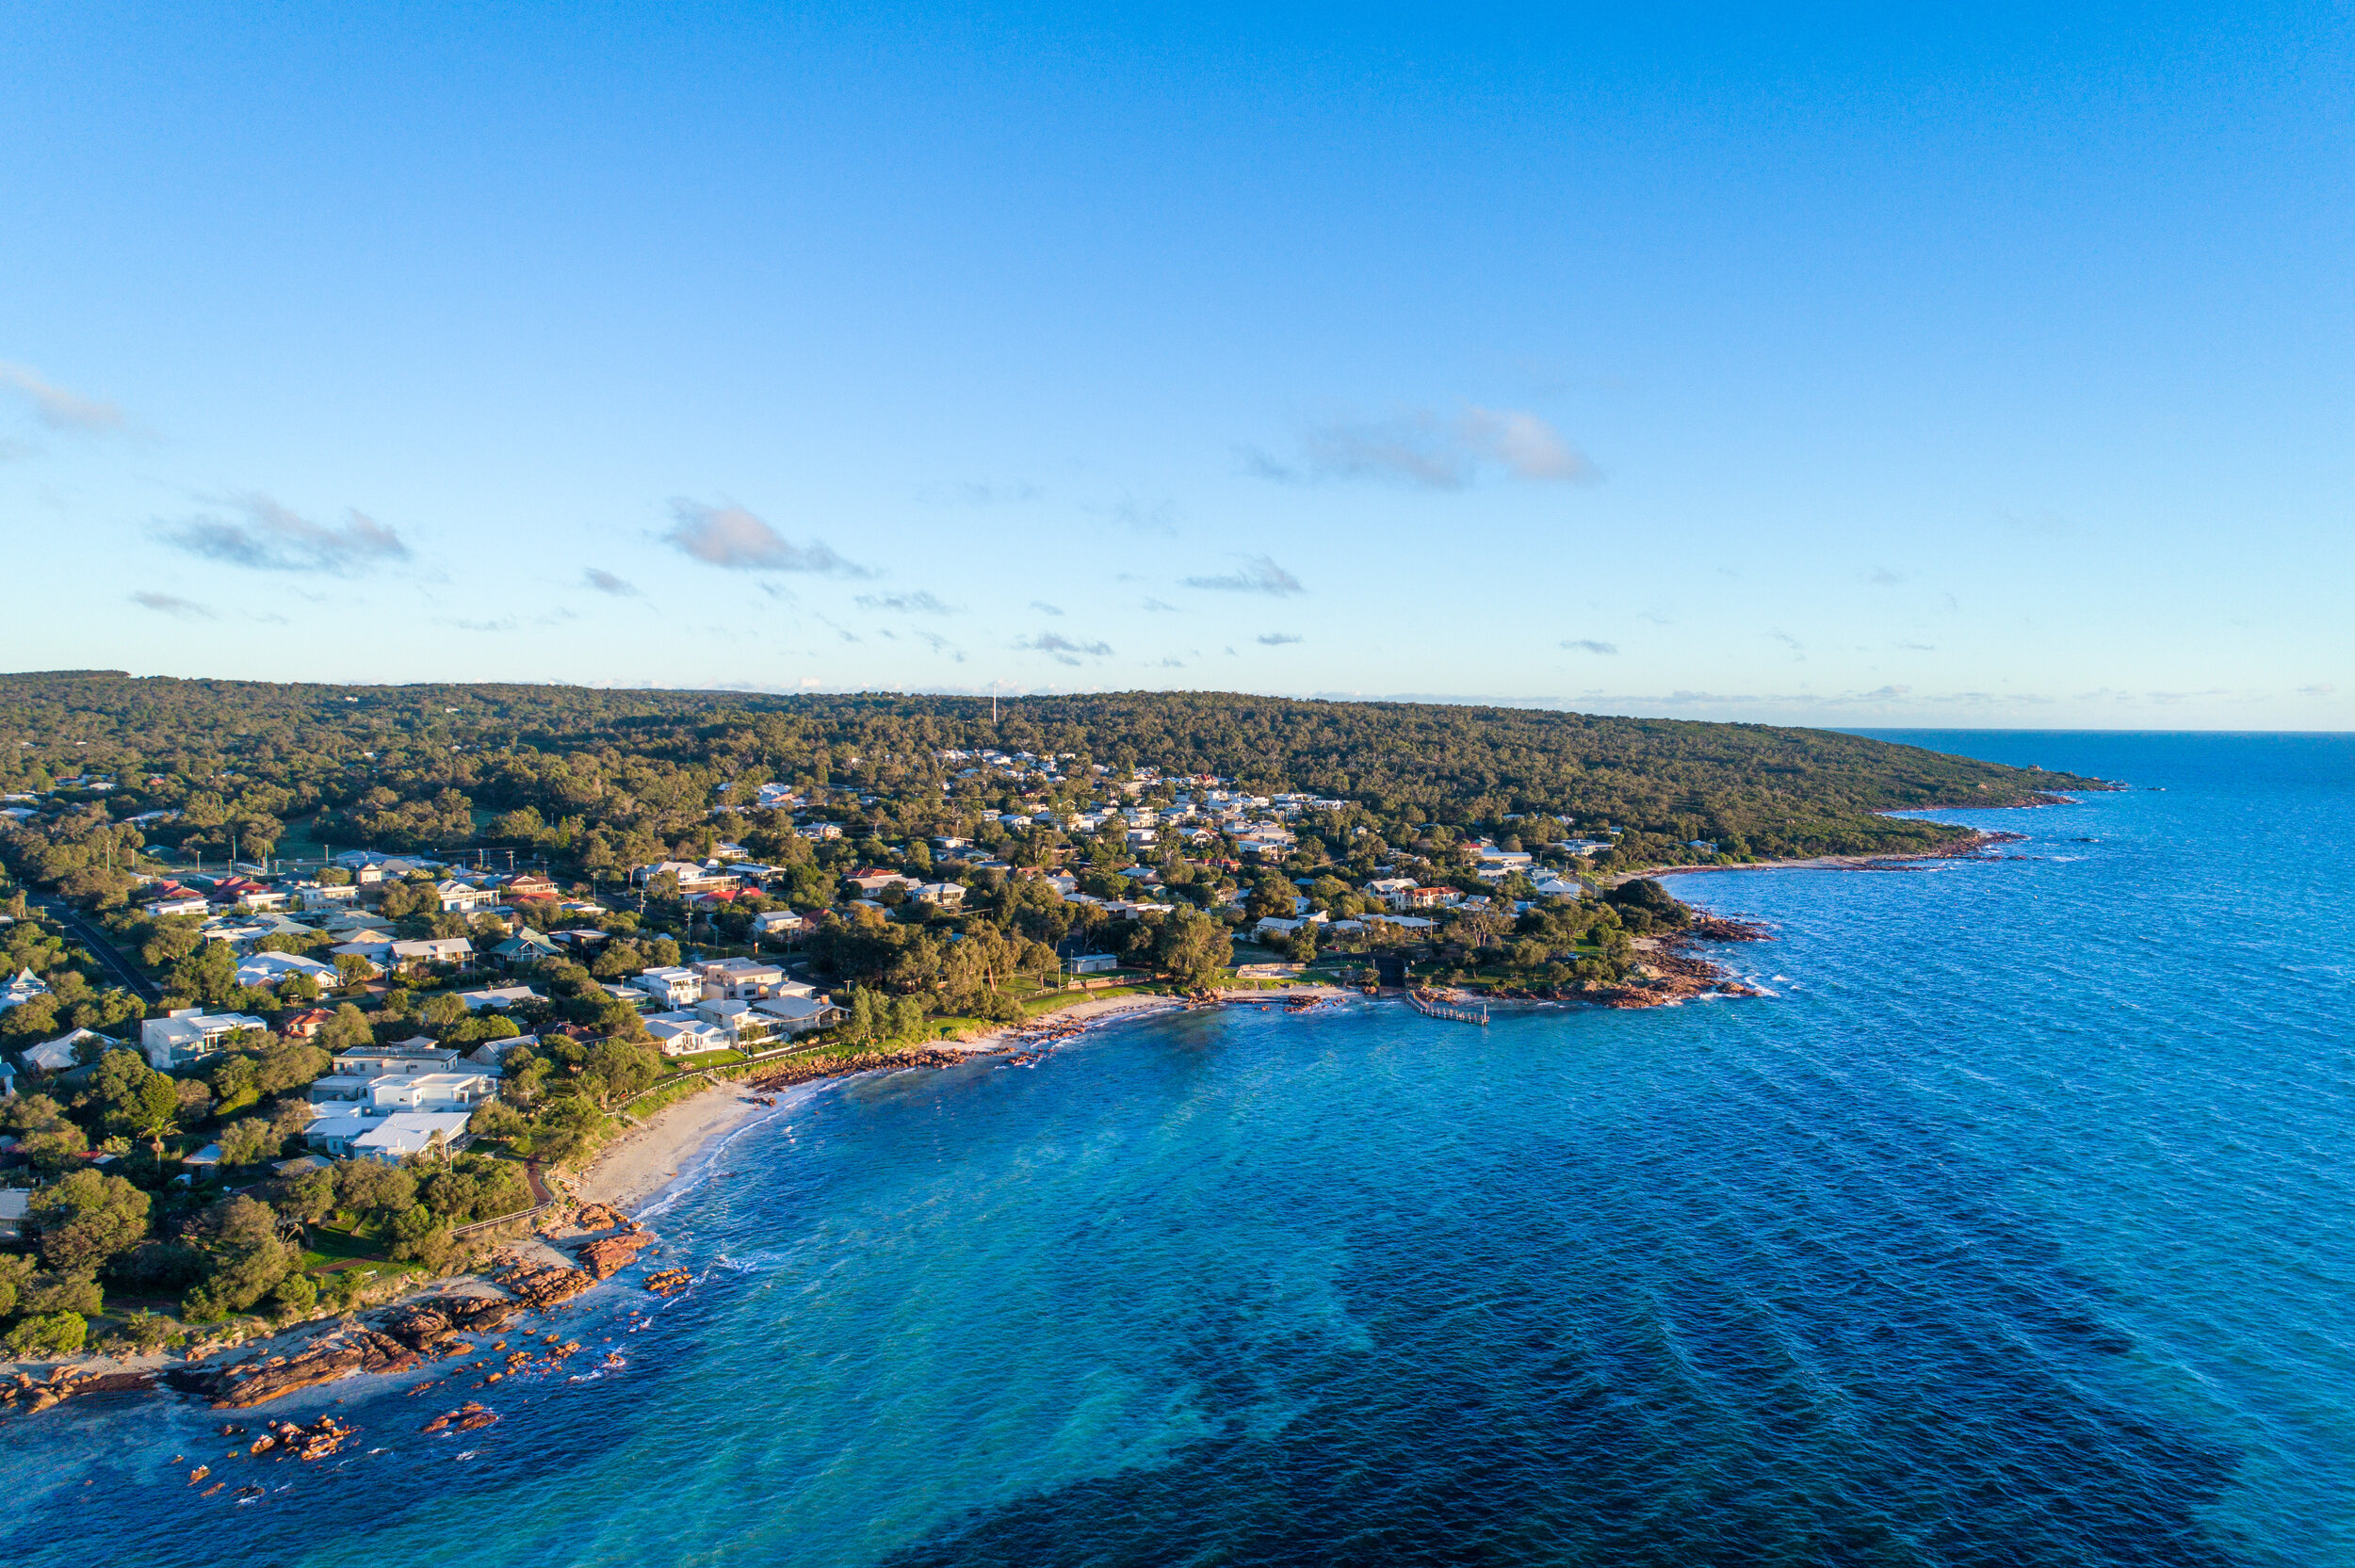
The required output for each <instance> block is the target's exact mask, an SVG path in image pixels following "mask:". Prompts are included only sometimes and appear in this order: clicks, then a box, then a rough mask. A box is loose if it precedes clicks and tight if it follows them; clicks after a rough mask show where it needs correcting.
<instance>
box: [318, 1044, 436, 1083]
mask: <svg viewBox="0 0 2355 1568" xmlns="http://www.w3.org/2000/svg"><path fill="white" fill-rule="evenodd" d="M459 1060H460V1053H459V1052H457V1051H455V1050H452V1049H450V1048H448V1047H447V1046H439V1045H430V1044H428V1045H424V1046H412V1045H369V1046H364V1047H362V1048H361V1049H358V1050H352V1051H338V1052H336V1053H335V1055H334V1056H333V1058H332V1059H331V1061H332V1064H333V1069H334V1071H335V1072H336V1073H337V1074H338V1075H345V1076H356V1077H360V1078H381V1077H384V1076H386V1075H393V1076H398V1077H414V1076H416V1075H419V1074H422V1073H452V1072H456V1071H458V1070H459V1069H458V1063H459Z"/></svg>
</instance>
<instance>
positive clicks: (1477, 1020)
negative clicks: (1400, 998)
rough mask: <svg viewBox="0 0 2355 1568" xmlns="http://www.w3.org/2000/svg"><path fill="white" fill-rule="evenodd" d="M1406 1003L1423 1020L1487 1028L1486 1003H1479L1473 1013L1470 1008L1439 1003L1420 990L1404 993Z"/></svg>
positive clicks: (1434, 997)
mask: <svg viewBox="0 0 2355 1568" xmlns="http://www.w3.org/2000/svg"><path fill="white" fill-rule="evenodd" d="M1406 1002H1407V1005H1408V1006H1409V1007H1411V1008H1413V1009H1414V1010H1416V1011H1417V1012H1420V1013H1421V1014H1422V1015H1423V1016H1424V1017H1425V1018H1444V1019H1447V1020H1448V1021H1449V1022H1450V1023H1454V1024H1477V1025H1479V1026H1481V1027H1482V1028H1484V1029H1485V1028H1486V1027H1487V1026H1488V1004H1487V1003H1486V1002H1483V1003H1481V1004H1480V1007H1479V1010H1477V1011H1475V1010H1472V1009H1470V1008H1467V1007H1458V1006H1456V1005H1455V1004H1454V1003H1453V1002H1444V1001H1441V1000H1440V999H1439V998H1437V997H1436V996H1432V995H1428V994H1424V993H1423V992H1422V991H1421V990H1420V989H1417V990H1413V991H1409V992H1408V993H1406Z"/></svg>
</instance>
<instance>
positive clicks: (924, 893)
mask: <svg viewBox="0 0 2355 1568" xmlns="http://www.w3.org/2000/svg"><path fill="white" fill-rule="evenodd" d="M909 896H910V897H914V898H915V899H916V901H917V902H918V903H922V904H937V905H938V906H940V907H941V908H942V909H955V908H957V907H958V906H960V905H961V904H963V903H964V902H965V884H964V883H963V882H918V883H917V884H916V886H915V887H913V888H911V889H910V890H909Z"/></svg>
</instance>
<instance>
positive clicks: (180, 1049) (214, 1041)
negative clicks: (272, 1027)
mask: <svg viewBox="0 0 2355 1568" xmlns="http://www.w3.org/2000/svg"><path fill="white" fill-rule="evenodd" d="M248 1029H251V1030H254V1031H257V1032H259V1033H262V1034H268V1032H269V1026H268V1024H265V1023H263V1022H262V1021H261V1020H260V1019H259V1018H254V1017H251V1016H249V1015H248V1014H245V1013H242V1012H212V1013H208V1012H206V1011H204V1010H203V1009H201V1008H178V1009H175V1010H172V1011H171V1013H169V1014H167V1015H165V1016H164V1017H161V1018H150V1019H149V1020H147V1022H145V1023H144V1024H141V1025H140V1026H139V1049H140V1050H142V1051H145V1052H146V1053H147V1060H148V1063H149V1065H150V1066H152V1067H154V1069H155V1071H157V1072H158V1073H167V1072H170V1071H171V1069H172V1068H174V1067H185V1066H187V1064H188V1063H189V1062H191V1061H195V1060H197V1059H199V1058H202V1057H208V1056H211V1055H212V1054H214V1053H215V1052H217V1051H219V1049H221V1043H222V1042H223V1041H225V1040H227V1039H228V1038H229V1036H231V1035H233V1034H237V1033H240V1032H243V1031H245V1030H248Z"/></svg>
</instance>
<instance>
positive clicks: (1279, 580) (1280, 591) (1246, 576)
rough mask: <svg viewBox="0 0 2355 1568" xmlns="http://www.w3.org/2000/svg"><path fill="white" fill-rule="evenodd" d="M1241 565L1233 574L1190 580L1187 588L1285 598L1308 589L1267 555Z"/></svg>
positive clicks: (1251, 559)
mask: <svg viewBox="0 0 2355 1568" xmlns="http://www.w3.org/2000/svg"><path fill="white" fill-rule="evenodd" d="M1240 559H1241V560H1242V566H1241V567H1239V568H1237V569H1236V570H1235V571H1233V572H1226V573H1221V574H1218V575H1216V576H1208V577H1188V578H1187V579H1186V586H1187V587H1188V588H1204V589H1209V590H1212V591H1213V592H1218V593H1271V594H1274V595H1275V596H1276V597H1277V598H1279V599H1280V598H1286V597H1289V596H1290V595H1292V594H1295V593H1306V592H1307V591H1308V590H1307V589H1305V588H1303V587H1301V586H1300V579H1299V578H1298V577H1295V576H1293V575H1292V574H1291V573H1289V572H1287V571H1285V570H1284V569H1283V568H1282V567H1280V566H1278V565H1276V564H1275V560H1274V559H1273V558H1270V557H1267V556H1244V557H1241V558H1240Z"/></svg>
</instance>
